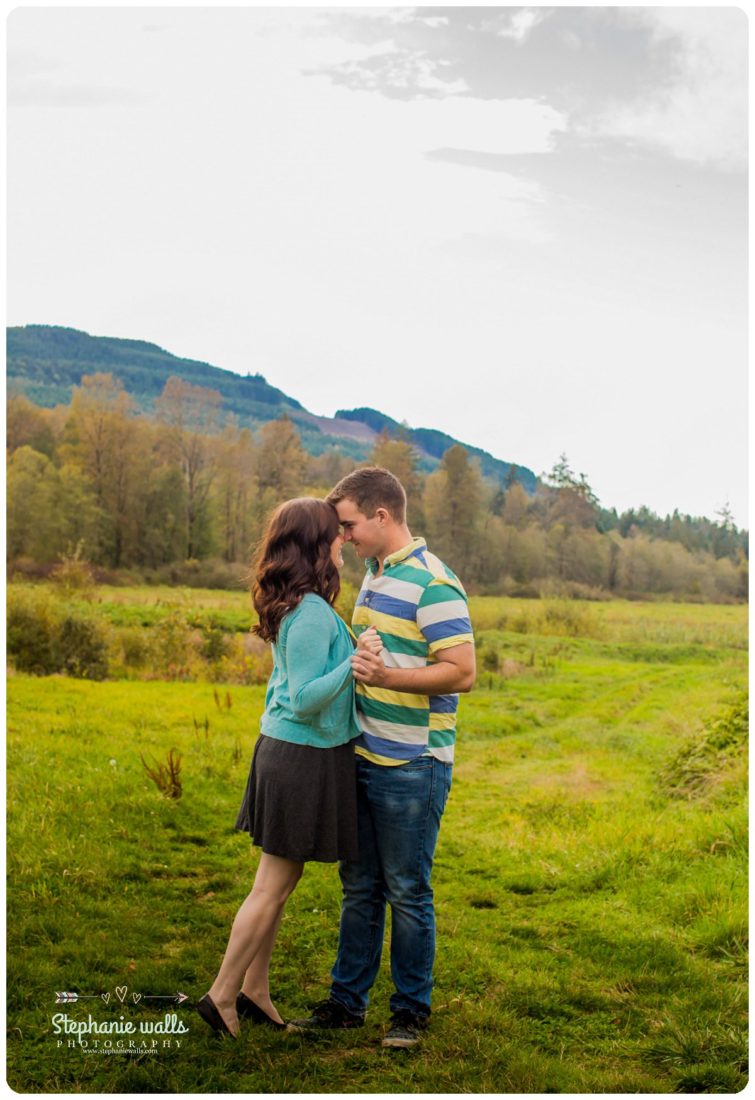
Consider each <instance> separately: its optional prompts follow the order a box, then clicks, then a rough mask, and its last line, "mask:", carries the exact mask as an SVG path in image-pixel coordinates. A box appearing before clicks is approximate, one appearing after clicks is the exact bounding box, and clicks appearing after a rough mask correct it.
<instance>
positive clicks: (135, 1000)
mask: <svg viewBox="0 0 755 1100" xmlns="http://www.w3.org/2000/svg"><path fill="white" fill-rule="evenodd" d="M131 996H132V997H133V998H134V1004H135V1005H138V1004H139V1001H140V1000H141V999H142V995H141V993H132V994H131Z"/></svg>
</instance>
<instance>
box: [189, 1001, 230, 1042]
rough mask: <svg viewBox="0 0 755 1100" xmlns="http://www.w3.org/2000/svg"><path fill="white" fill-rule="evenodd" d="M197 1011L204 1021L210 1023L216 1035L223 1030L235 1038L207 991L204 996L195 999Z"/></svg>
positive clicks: (220, 1033)
mask: <svg viewBox="0 0 755 1100" xmlns="http://www.w3.org/2000/svg"><path fill="white" fill-rule="evenodd" d="M197 1012H198V1013H199V1015H200V1016H201V1017H202V1019H203V1020H204V1022H205V1023H206V1024H209V1025H210V1027H211V1028H212V1030H213V1031H214V1032H215V1034H216V1035H222V1034H223V1032H225V1034H226V1035H230V1036H231V1038H233V1039H235V1038H236V1036H235V1035H234V1034H233V1032H232V1031H231V1029H230V1028H229V1026H228V1024H227V1023H226V1022H225V1020H224V1019H223V1017H222V1016H221V1015H220V1013H219V1012H218V1010H217V1008H216V1006H215V1002H214V1001H213V999H212V997H211V996H210V994H209V993H205V995H204V997H201V998H200V999H199V1000H198V1001H197Z"/></svg>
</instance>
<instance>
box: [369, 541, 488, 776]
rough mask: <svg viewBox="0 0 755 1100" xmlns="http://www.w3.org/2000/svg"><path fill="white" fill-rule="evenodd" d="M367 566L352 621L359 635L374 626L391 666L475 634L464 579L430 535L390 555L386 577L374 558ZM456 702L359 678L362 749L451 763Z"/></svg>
mask: <svg viewBox="0 0 755 1100" xmlns="http://www.w3.org/2000/svg"><path fill="white" fill-rule="evenodd" d="M366 565H367V573H366V575H365V578H364V582H363V583H362V588H361V590H360V592H359V596H358V598H357V602H356V606H355V608H354V615H353V618H352V626H353V627H354V633H355V634H356V635H357V637H358V636H359V635H360V634H361V632H362V631H363V630H366V629H367V628H368V627H369V626H374V627H375V629H376V630H377V631H378V633H379V634H380V638H381V640H382V642H383V650H382V653H381V656H382V658H383V661H384V662H385V664H386V665H387V666H388V668H424V667H425V666H426V665H428V664H432V663H433V662H434V661H435V660H436V654H438V653H439V652H440V651H441V650H443V649H449V648H450V647H451V646H456V645H461V644H462V643H463V642H473V641H474V638H473V635H472V624H471V623H470V620H469V608H468V607H467V595H466V592H465V591H464V588H463V586H462V583H461V581H460V580H459V578H458V577H457V576H456V575H455V574H454V573H452V572H451V570H450V569H449V568H448V567H447V566H446V565H444V564H443V562H442V561H441V560H440V559H439V558H436V557H435V555H434V554H431V553H430V552H429V551H428V549H427V544H426V543H425V540H424V539H420V538H415V539H413V540H412V542H411V543H410V544H409V545H408V546H404V547H403V548H402V549H401V550H397V551H396V552H395V553H394V554H389V555H388V557H387V558H386V559H385V561H384V562H383V572H382V573H381V574H380V576H378V575H377V569H378V562H377V560H376V559H375V558H368V559H367V562H366ZM458 701H459V696H458V695H414V694H410V693H409V692H405V691H388V690H387V689H386V688H381V687H368V686H367V685H366V684H360V683H357V685H356V706H357V715H358V718H359V725H360V727H361V729H362V735H361V737H358V738H357V739H356V741H355V742H354V744H355V747H356V751H357V753H359V754H360V755H361V756H366V757H367V758H368V759H369V760H372V761H374V762H375V763H377V764H388V765H396V764H405V763H406V762H407V761H408V760H413V759H414V758H415V757H416V756H421V755H423V754H427V753H429V754H430V755H432V756H435V757H437V758H438V759H439V760H443V761H444V762H445V763H449V764H452V763H453V759H454V741H455V738H456V708H457V705H458Z"/></svg>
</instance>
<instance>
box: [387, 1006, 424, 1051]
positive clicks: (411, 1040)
mask: <svg viewBox="0 0 755 1100" xmlns="http://www.w3.org/2000/svg"><path fill="white" fill-rule="evenodd" d="M426 1027H427V1016H416V1015H415V1014H414V1013H413V1012H410V1011H409V1009H408V1008H400V1009H399V1010H398V1012H394V1013H393V1016H392V1017H391V1030H390V1031H389V1032H388V1033H387V1034H386V1036H385V1038H384V1039H383V1046H384V1047H399V1048H405V1047H414V1046H416V1045H417V1043H418V1042H419V1040H420V1033H421V1032H422V1031H424V1030H425V1028H426Z"/></svg>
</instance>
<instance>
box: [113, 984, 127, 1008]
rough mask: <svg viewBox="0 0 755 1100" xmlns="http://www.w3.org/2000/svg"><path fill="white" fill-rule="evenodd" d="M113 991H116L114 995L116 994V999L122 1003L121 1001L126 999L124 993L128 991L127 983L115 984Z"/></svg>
mask: <svg viewBox="0 0 755 1100" xmlns="http://www.w3.org/2000/svg"><path fill="white" fill-rule="evenodd" d="M115 992H116V995H117V997H118V999H119V1000H120V1002H121V1004H123V1002H124V1001H125V1000H126V994H127V993H128V986H127V985H117V986H116V987H115Z"/></svg>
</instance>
